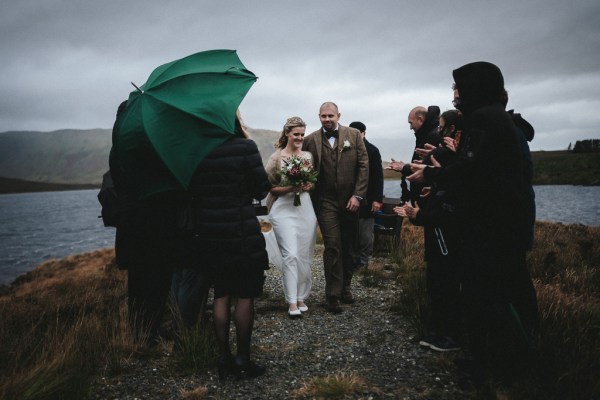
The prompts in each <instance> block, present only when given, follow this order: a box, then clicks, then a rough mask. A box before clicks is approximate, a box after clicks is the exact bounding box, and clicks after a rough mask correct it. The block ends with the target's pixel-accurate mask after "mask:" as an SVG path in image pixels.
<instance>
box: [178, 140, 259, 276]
mask: <svg viewBox="0 0 600 400" xmlns="http://www.w3.org/2000/svg"><path fill="white" fill-rule="evenodd" d="M270 189H271V184H270V183H269V180H268V178H267V173H266V172H265V169H264V167H263V164H262V160H261V156H260V153H259V152H258V148H257V147H256V143H254V142H253V141H252V140H248V139H242V138H237V137H236V138H232V139H230V140H228V141H226V142H225V143H223V144H222V145H220V146H219V147H217V148H216V149H214V150H213V151H212V152H211V153H210V154H209V155H208V156H207V157H206V158H205V159H204V160H203V161H202V163H200V165H199V166H198V168H197V169H196V172H195V173H194V176H193V177H192V181H191V182H190V187H189V189H188V192H189V193H190V200H189V201H190V206H191V208H190V210H189V213H187V217H188V221H187V223H186V222H184V223H183V225H184V226H187V227H188V229H189V232H188V235H187V237H188V241H186V242H187V245H186V246H185V247H186V248H185V249H184V251H185V253H186V254H184V260H185V264H187V265H185V264H184V265H183V266H184V267H189V268H198V267H200V268H202V266H205V265H211V266H213V267H217V268H218V267H219V266H224V267H227V271H229V272H230V273H236V270H240V269H244V268H248V269H254V270H264V269H267V268H268V257H267V252H266V250H265V240H264V237H263V235H262V233H261V230H260V224H259V222H258V220H257V218H256V213H255V211H254V206H253V205H252V199H258V200H262V199H263V198H265V197H266V195H267V193H268V192H269V190H270ZM184 215H185V213H184ZM191 221H193V222H191ZM190 222H191V223H190Z"/></svg>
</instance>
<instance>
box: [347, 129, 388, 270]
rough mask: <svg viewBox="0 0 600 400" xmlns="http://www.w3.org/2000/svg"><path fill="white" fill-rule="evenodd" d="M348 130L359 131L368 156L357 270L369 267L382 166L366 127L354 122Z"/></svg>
mask: <svg viewBox="0 0 600 400" xmlns="http://www.w3.org/2000/svg"><path fill="white" fill-rule="evenodd" d="M350 128H355V129H358V130H359V132H360V134H361V136H362V138H363V142H364V144H365V147H366V148H367V155H368V156H369V185H368V186H367V194H366V196H365V198H364V201H363V202H362V203H361V205H360V208H359V209H358V240H357V250H356V255H355V258H354V267H355V268H357V269H358V268H362V267H368V266H369V259H370V258H371V254H372V253H373V240H374V234H373V228H374V224H375V218H374V214H376V213H377V212H379V210H381V206H382V202H383V166H382V164H381V154H380V153H379V149H378V148H377V147H375V145H373V144H372V143H371V142H369V141H368V140H367V139H366V138H365V135H366V132H367V127H366V125H365V124H363V123H362V122H360V121H356V122H352V123H351V124H350Z"/></svg>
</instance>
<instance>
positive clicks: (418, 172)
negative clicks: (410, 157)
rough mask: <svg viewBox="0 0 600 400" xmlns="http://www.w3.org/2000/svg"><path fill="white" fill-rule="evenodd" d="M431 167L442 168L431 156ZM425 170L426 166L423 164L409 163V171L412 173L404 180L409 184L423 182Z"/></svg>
mask: <svg viewBox="0 0 600 400" xmlns="http://www.w3.org/2000/svg"><path fill="white" fill-rule="evenodd" d="M431 165H432V166H433V167H436V168H440V167H441V166H442V164H440V163H439V162H438V161H437V160H436V159H435V157H434V156H431ZM425 168H427V165H425V164H420V163H414V162H413V163H411V164H410V170H411V172H412V174H411V175H409V176H407V177H406V179H408V180H409V181H411V182H423V181H425V174H424V171H425Z"/></svg>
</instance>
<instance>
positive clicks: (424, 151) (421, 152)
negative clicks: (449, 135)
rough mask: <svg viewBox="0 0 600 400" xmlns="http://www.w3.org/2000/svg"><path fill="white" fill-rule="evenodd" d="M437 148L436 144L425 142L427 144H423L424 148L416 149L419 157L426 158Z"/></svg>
mask: <svg viewBox="0 0 600 400" xmlns="http://www.w3.org/2000/svg"><path fill="white" fill-rule="evenodd" d="M433 149H435V146H434V145H432V144H429V143H425V146H423V148H422V149H420V148H418V147H417V148H416V149H415V153H417V154H418V155H419V157H421V158H425V157H427V156H428V155H429V153H431V151H432V150H433Z"/></svg>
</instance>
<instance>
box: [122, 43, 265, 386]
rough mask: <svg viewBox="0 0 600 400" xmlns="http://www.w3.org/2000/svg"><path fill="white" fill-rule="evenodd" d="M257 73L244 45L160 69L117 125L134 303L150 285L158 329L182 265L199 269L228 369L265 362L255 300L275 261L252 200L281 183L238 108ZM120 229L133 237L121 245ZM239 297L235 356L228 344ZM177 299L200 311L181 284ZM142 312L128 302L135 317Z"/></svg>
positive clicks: (253, 370)
mask: <svg viewBox="0 0 600 400" xmlns="http://www.w3.org/2000/svg"><path fill="white" fill-rule="evenodd" d="M256 79H257V77H256V76H255V75H254V74H253V73H252V72H250V71H248V70H247V69H246V68H245V66H244V65H243V64H242V62H241V61H240V59H239V58H238V56H237V54H236V52H235V51H234V50H211V51H205V52H200V53H196V54H192V55H190V56H187V57H185V58H182V59H180V60H175V61H172V62H170V63H167V64H164V65H161V66H159V67H157V68H156V69H155V70H154V71H153V72H152V73H151V74H150V77H149V78H148V80H147V81H146V83H145V84H144V85H142V86H140V87H137V86H135V85H134V86H135V87H136V90H135V91H133V92H132V93H131V94H130V96H129V99H128V101H127V103H126V106H125V107H124V109H123V110H122V111H121V112H120V113H119V116H118V117H117V121H116V122H115V128H114V129H113V149H112V150H111V171H112V170H113V168H114V170H115V172H116V174H114V176H113V178H114V181H115V188H116V189H117V193H118V195H119V196H120V197H121V193H124V194H126V196H124V198H126V199H131V204H132V206H131V207H129V208H128V209H127V210H125V211H124V212H123V214H124V220H126V219H129V220H130V221H129V222H127V223H122V221H120V222H119V227H118V228H117V253H118V254H117V261H118V262H119V261H120V260H122V261H123V262H124V263H126V266H127V267H128V268H129V269H130V274H129V282H128V286H129V294H130V305H131V299H132V295H134V294H135V293H134V292H133V291H132V289H133V288H141V295H137V296H134V297H136V298H137V297H141V298H142V299H148V303H151V304H154V305H155V306H156V307H154V308H158V309H160V310H159V311H156V312H152V313H151V316H152V319H151V322H152V324H153V329H155V328H156V325H158V324H159V322H160V316H161V315H162V313H161V311H162V309H163V308H164V304H165V301H166V297H167V295H168V292H169V288H170V286H171V275H172V272H173V270H174V269H175V267H177V270H178V271H181V270H185V271H193V272H195V273H196V276H197V279H199V280H200V282H203V284H204V285H206V286H205V287H208V286H209V285H210V284H212V285H213V286H214V289H215V300H214V322H215V332H216V334H217V339H218V342H219V349H220V353H221V357H220V359H219V375H220V377H224V376H226V375H229V374H234V375H236V376H238V377H242V376H244V377H254V376H258V375H261V374H262V373H264V371H265V368H264V367H262V366H259V365H257V364H255V363H253V362H251V361H250V339H251V335H252V328H253V321H254V301H253V299H254V297H255V296H257V295H259V294H260V293H261V292H262V285H263V281H264V270H265V269H267V268H268V257H267V253H266V250H265V241H264V238H263V235H262V233H261V231H260V225H259V223H258V220H257V219H256V214H255V211H254V207H253V205H252V202H253V199H254V198H255V199H263V198H264V197H266V195H267V193H268V191H269V189H270V188H271V185H270V183H269V181H268V179H267V174H266V172H265V170H264V167H263V165H262V161H261V157H260V154H259V152H258V148H257V146H256V144H255V143H254V142H253V141H251V140H248V139H247V138H246V137H247V135H246V133H245V130H244V128H243V127H242V123H241V118H240V117H239V112H238V111H237V110H238V107H239V105H240V103H241V102H242V100H243V98H244V96H245V95H246V93H247V92H248V90H249V89H250V87H251V86H252V85H253V84H254V82H255V81H256ZM132 218H133V220H132ZM120 232H121V233H126V234H129V235H130V237H131V239H130V240H127V241H122V242H121V244H122V246H119V236H120ZM119 253H122V254H121V256H122V255H128V256H129V257H127V258H123V257H120V254H119ZM131 266H135V268H131ZM132 272H135V273H132ZM187 275H188V276H189V274H187ZM155 287H157V288H158V289H157V288H155ZM195 293H197V291H196V292H195ZM232 296H235V297H236V298H237V301H236V308H235V313H234V320H235V324H236V328H237V340H238V341H237V343H238V346H237V357H235V358H234V357H233V356H232V354H231V351H230V349H229V323H230V311H229V303H230V299H231V297H232ZM177 300H178V301H179V305H180V307H181V308H182V309H190V307H187V306H189V305H190V303H193V302H194V301H196V300H197V299H196V297H194V296H191V295H189V293H179V295H178V296H177ZM186 307H187V308H186ZM145 308H148V307H145ZM135 311H136V310H135V309H134V308H131V307H130V314H131V315H133V312H135ZM150 311H152V310H150Z"/></svg>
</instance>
